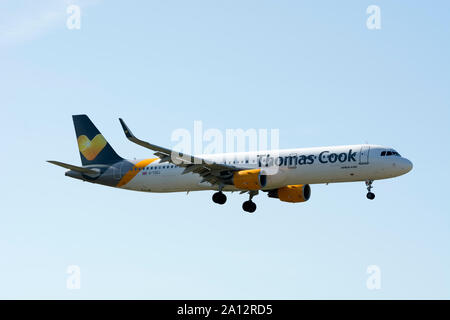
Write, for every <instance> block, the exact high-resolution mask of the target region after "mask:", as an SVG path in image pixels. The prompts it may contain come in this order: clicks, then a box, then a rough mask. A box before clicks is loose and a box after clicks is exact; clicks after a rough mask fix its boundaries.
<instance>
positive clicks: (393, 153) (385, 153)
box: [381, 150, 401, 157]
mask: <svg viewBox="0 0 450 320" xmlns="http://www.w3.org/2000/svg"><path fill="white" fill-rule="evenodd" d="M381 156H382V157H388V156H396V157H401V155H400V153H398V152H397V151H395V150H385V151H381Z"/></svg>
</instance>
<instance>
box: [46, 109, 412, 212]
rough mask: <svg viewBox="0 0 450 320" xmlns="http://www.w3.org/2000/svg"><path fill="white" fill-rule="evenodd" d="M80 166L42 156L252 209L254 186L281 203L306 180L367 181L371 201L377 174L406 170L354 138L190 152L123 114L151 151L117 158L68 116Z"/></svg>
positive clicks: (80, 120)
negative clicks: (240, 198) (154, 137)
mask: <svg viewBox="0 0 450 320" xmlns="http://www.w3.org/2000/svg"><path fill="white" fill-rule="evenodd" d="M72 118H73V123H74V126H75V133H76V137H77V142H78V148H79V152H80V157H81V163H82V166H75V165H71V164H67V163H63V162H59V161H48V162H50V163H52V164H54V165H57V166H60V167H63V168H65V169H68V170H69V171H67V172H66V173H65V175H66V176H68V177H71V178H75V179H79V180H83V181H87V182H91V183H97V184H101V185H105V186H110V187H116V188H122V189H128V190H135V191H143V192H190V191H200V190H210V191H216V192H215V193H214V194H213V196H212V200H213V201H214V202H215V203H217V204H220V205H223V204H225V202H226V201H227V196H226V195H225V193H224V192H230V191H231V192H234V191H239V192H240V193H242V194H243V193H248V194H249V199H248V200H247V201H245V202H244V203H243V205H242V208H243V210H244V211H246V212H248V213H253V212H255V210H256V204H255V203H254V202H253V201H252V200H253V197H254V196H256V195H257V194H258V193H259V192H260V191H261V192H265V193H267V195H268V197H270V198H276V199H279V200H281V201H284V202H291V203H299V202H305V201H308V200H309V199H310V197H311V187H310V185H312V184H328V183H338V182H356V181H360V182H365V184H366V187H367V198H368V199H369V200H373V199H375V194H374V193H373V192H372V188H373V186H372V184H373V182H374V181H375V180H381V179H388V178H394V177H398V176H401V175H403V174H406V173H408V172H409V171H411V170H412V167H413V164H412V162H411V161H410V160H408V159H406V158H404V157H402V156H401V155H400V154H399V153H398V152H397V151H395V150H394V149H393V148H390V147H383V146H379V145H371V144H358V145H346V146H334V147H315V148H301V149H283V150H269V151H257V152H239V153H225V154H203V155H188V154H183V153H179V152H177V151H174V150H171V149H168V148H164V147H160V146H157V145H155V144H152V143H149V142H146V141H143V140H140V139H138V138H136V137H135V136H134V135H133V133H132V132H131V130H130V129H129V128H128V126H127V125H126V124H125V122H124V121H123V120H122V119H119V121H120V123H121V126H122V129H123V131H124V133H125V136H126V138H127V139H128V140H130V141H131V142H134V143H136V144H137V145H140V146H142V147H145V148H147V149H150V150H152V151H153V152H154V155H155V157H152V158H148V159H142V160H127V159H124V158H122V157H120V156H119V155H118V154H117V153H116V152H115V151H114V149H113V148H112V147H111V145H110V144H109V143H108V142H107V141H106V139H105V138H104V137H103V135H102V134H101V133H100V131H98V129H97V128H96V127H95V125H94V124H93V123H92V122H91V120H90V119H89V117H88V116H87V115H84V114H83V115H74V116H72Z"/></svg>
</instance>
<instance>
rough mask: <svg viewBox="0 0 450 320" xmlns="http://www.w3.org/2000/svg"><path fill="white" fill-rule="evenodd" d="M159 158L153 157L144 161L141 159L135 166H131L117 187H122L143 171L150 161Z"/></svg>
mask: <svg viewBox="0 0 450 320" xmlns="http://www.w3.org/2000/svg"><path fill="white" fill-rule="evenodd" d="M158 159H159V158H153V159H145V160H142V161H139V162H138V163H136V164H135V165H134V166H133V168H131V169H130V170H129V171H128V172H127V173H125V175H124V176H123V177H122V179H120V181H119V183H118V184H117V187H122V186H124V185H126V184H127V183H128V182H130V181H131V180H133V178H134V177H135V176H136V175H137V174H138V173H139V171H141V170H142V169H143V168H145V167H146V166H148V165H149V164H150V163H152V162H154V161H156V160H158Z"/></svg>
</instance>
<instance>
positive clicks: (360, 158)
mask: <svg viewBox="0 0 450 320" xmlns="http://www.w3.org/2000/svg"><path fill="white" fill-rule="evenodd" d="M383 152H384V154H385V155H383V156H382V153H383ZM387 153H389V156H387V155H386V154H387ZM198 157H199V158H202V159H205V160H209V161H212V162H216V163H224V164H228V165H232V166H235V167H237V168H243V169H262V170H263V171H264V173H265V174H266V175H267V185H266V186H265V187H264V188H263V190H270V189H276V188H279V187H283V186H286V185H299V184H318V183H334V182H352V181H367V180H379V179H387V178H393V177H396V176H400V175H402V174H405V173H407V172H409V171H410V170H411V169H412V163H411V162H410V161H409V160H408V159H406V158H403V157H401V156H400V155H399V154H398V153H397V152H396V151H395V150H393V149H392V148H389V147H383V146H376V145H348V146H335V147H317V148H301V149H285V150H273V151H258V152H244V153H228V154H215V155H199V156H198ZM138 162H139V161H133V163H138ZM183 171H184V168H182V167H178V166H175V165H173V164H171V163H168V162H164V163H161V162H160V161H159V160H156V161H154V162H152V163H150V164H149V165H147V166H146V167H144V168H142V169H141V170H140V171H139V172H138V173H137V174H136V176H135V177H134V178H133V179H131V180H130V181H129V182H128V183H126V184H125V185H123V186H121V188H125V189H130V190H137V191H146V192H181V191H197V190H217V189H218V186H217V185H211V184H210V183H208V182H201V181H202V178H201V177H200V175H198V174H195V173H187V174H182V172H183ZM223 190H224V191H237V190H239V189H236V188H235V187H234V186H232V185H226V186H225V187H224V188H223Z"/></svg>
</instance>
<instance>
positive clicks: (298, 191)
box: [269, 184, 311, 202]
mask: <svg viewBox="0 0 450 320" xmlns="http://www.w3.org/2000/svg"><path fill="white" fill-rule="evenodd" d="M269 197H271V198H278V199H280V200H281V201H284V202H305V201H308V200H309V198H310V197H311V187H310V186H309V184H305V185H303V184H299V185H289V186H285V187H282V188H279V189H275V190H270V191H269Z"/></svg>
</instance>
